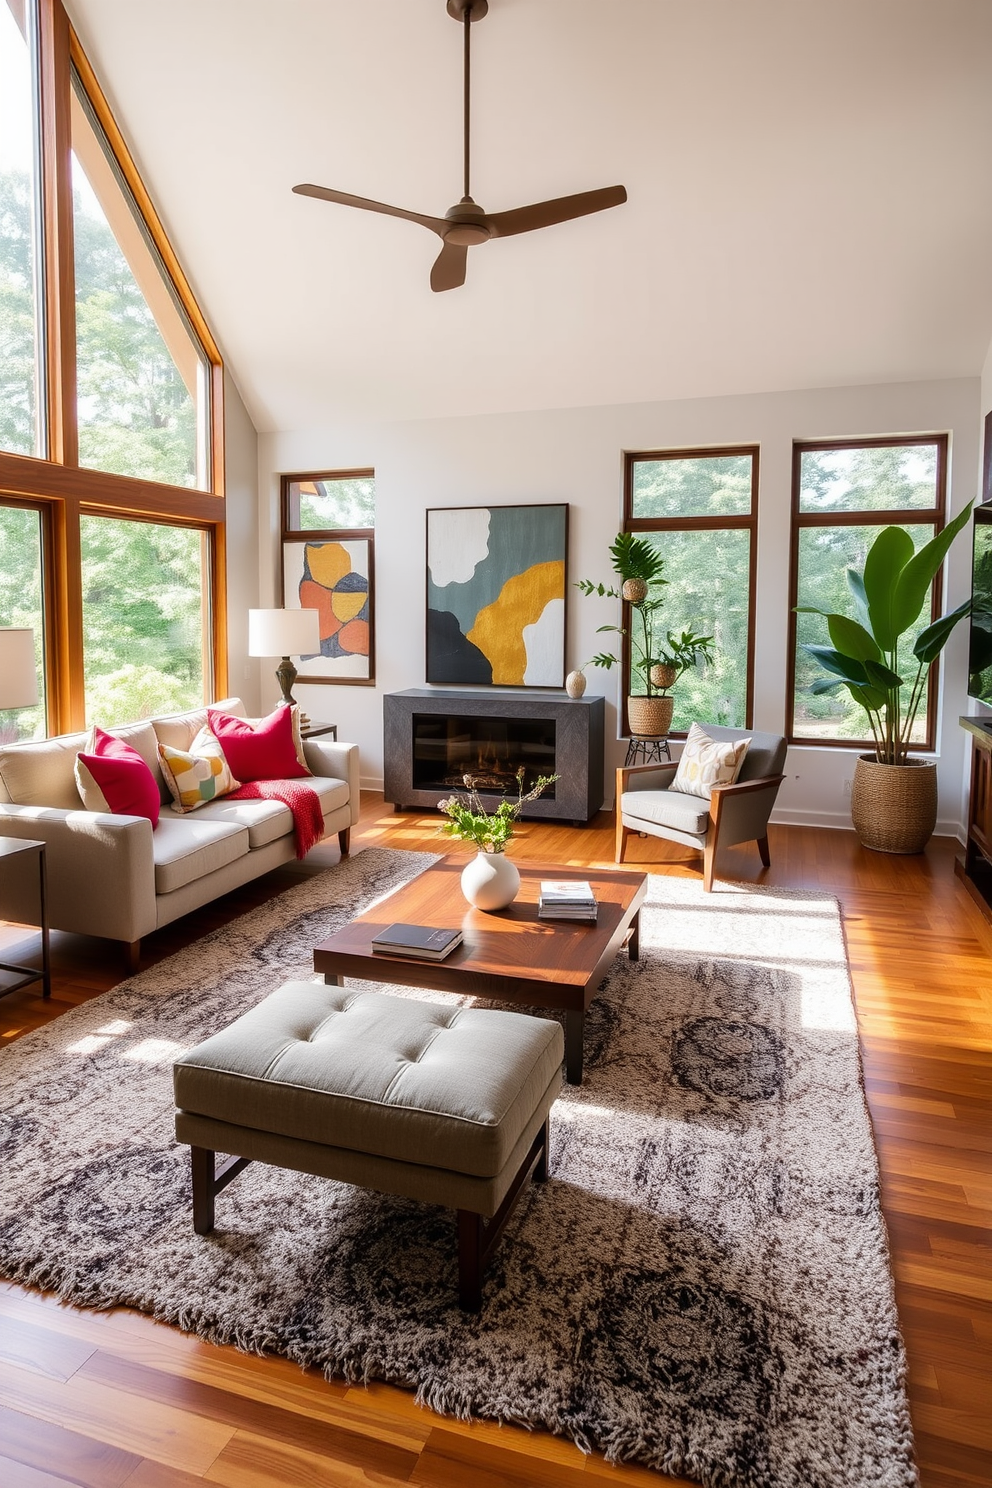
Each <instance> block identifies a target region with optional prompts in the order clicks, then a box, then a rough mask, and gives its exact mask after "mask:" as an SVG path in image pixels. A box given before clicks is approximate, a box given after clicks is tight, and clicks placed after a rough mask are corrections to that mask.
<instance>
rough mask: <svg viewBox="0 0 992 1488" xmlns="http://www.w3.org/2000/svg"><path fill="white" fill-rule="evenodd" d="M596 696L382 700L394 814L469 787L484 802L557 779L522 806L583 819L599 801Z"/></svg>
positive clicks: (449, 695) (415, 694)
mask: <svg viewBox="0 0 992 1488" xmlns="http://www.w3.org/2000/svg"><path fill="white" fill-rule="evenodd" d="M603 717H604V705H603V699H602V698H601V697H593V698H577V699H575V700H572V699H570V698H565V697H562V696H561V695H559V694H549V693H538V694H537V695H535V694H534V693H530V692H504V691H503V690H502V689H501V690H500V691H499V692H495V691H493V692H455V691H451V692H442V691H438V690H435V689H433V688H409V689H408V690H407V691H406V692H391V693H387V694H386V696H385V697H384V699H383V727H384V747H383V758H384V782H383V784H384V793H385V797H386V800H387V801H392V802H393V803H394V805H395V807H396V810H397V811H402V810H404V809H405V808H406V807H408V806H436V805H437V803H438V801H439V800H441V799H442V798H443V797H444V796H447V795H450V794H451V792H452V791H463V790H464V789H465V785H464V777H465V776H466V775H471V776H472V777H473V780H474V781H475V788H476V790H478V792H479V794H480V795H481V796H482V798H483V799H484V800H485V801H486V802H487V803H488V804H491V805H496V804H498V802H499V800H500V798H501V797H503V796H509V797H511V798H515V797H516V794H517V772H518V770H522V771H523V776H524V790H525V791H526V790H528V789H529V788H530V787H531V786H532V785H533V784H534V782H535V780H536V779H537V777H538V776H539V775H555V774H557V775H558V776H559V777H560V778H559V779H558V780H556V781H555V783H554V785H552V786H549V787H548V789H547V790H546V791H545V792H544V794H543V795H541V796H539V797H538V798H537V800H536V801H531V802H529V803H528V805H527V807H526V808H525V814H526V815H527V816H536V817H537V816H543V817H554V818H560V819H563V820H566V821H569V820H570V821H572V822H574V823H575V824H576V825H584V824H585V823H586V822H587V821H588V820H589V819H590V818H591V817H592V816H594V815H595V814H596V812H597V811H598V810H599V809H600V807H601V806H602V804H603Z"/></svg>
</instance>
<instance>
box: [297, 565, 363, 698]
mask: <svg viewBox="0 0 992 1488" xmlns="http://www.w3.org/2000/svg"><path fill="white" fill-rule="evenodd" d="M282 561H283V604H284V605H285V607H286V609H288V610H300V609H302V610H316V611H317V613H318V615H319V616H320V654H319V655H316V656H303V657H301V658H300V664H299V680H300V681H301V682H351V683H356V682H358V683H361V682H372V680H373V678H374V676H375V667H374V646H373V627H372V593H373V591H372V542H371V540H370V539H369V538H367V537H361V538H348V539H344V538H315V539H311V540H309V541H307V540H304V539H299V540H297V539H293V538H286V539H285V540H284V542H283V548H282Z"/></svg>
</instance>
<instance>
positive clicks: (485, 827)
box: [437, 766, 558, 853]
mask: <svg viewBox="0 0 992 1488" xmlns="http://www.w3.org/2000/svg"><path fill="white" fill-rule="evenodd" d="M462 778H463V780H464V782H465V789H466V791H467V799H466V800H464V801H463V800H461V799H460V798H459V797H458V796H449V797H448V798H447V800H444V801H438V803H437V809H438V811H443V812H444V814H445V816H447V817H448V821H446V822H442V823H441V825H440V826H439V827H438V831H439V832H440V833H442V835H443V836H445V837H454V838H457V840H458V841H459V842H474V843H475V845H476V847H477V848H478V849H479V851H480V852H489V853H501V852H504V851H505V849H506V844H507V843H508V842H509V840H510V838H511V837H512V836H513V828H514V825H515V823H516V820H517V817H518V816H519V815H520V812H521V810H522V809H523V807H524V806H526V804H527V802H528V801H536V800H537V798H538V796H539V795H541V793H542V792H543V791H545V790H547V788H548V786H549V785H553V784H554V782H555V781H556V780H557V779H558V776H557V775H540V776H538V778H537V780H536V781H535V782H534V784H533V785H532V786H531V788H530V790H529V791H526V792H525V791H524V771H523V767H522V766H521V768H520V769H519V770H518V771H517V798H516V800H515V801H510V800H506V799H505V798H504V799H503V800H502V801H500V803H499V805H498V806H497V807H496V810H495V811H493V812H488V811H487V810H486V807H485V802H484V801H483V800H482V797H481V796H480V795H479V792H478V791H477V790H476V787H475V777H474V776H472V775H465V776H463V777H462Z"/></svg>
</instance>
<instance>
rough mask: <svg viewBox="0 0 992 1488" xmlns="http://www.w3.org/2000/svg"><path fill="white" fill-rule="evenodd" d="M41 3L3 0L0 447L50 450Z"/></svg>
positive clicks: (0, 71) (0, 9) (17, 450)
mask: <svg viewBox="0 0 992 1488" xmlns="http://www.w3.org/2000/svg"><path fill="white" fill-rule="evenodd" d="M33 16H34V10H33V7H32V6H30V5H25V3H24V0H0V449H4V450H10V451H11V452H12V453H14V454H19V455H37V454H42V453H43V452H44V449H43V446H44V430H43V410H44V400H43V398H42V397H41V395H40V389H41V387H42V378H41V355H42V346H43V344H44V338H43V336H42V335H41V306H42V296H41V293H40V288H39V272H40V267H39V266H40V257H39V253H38V241H39V232H38V226H39V223H38V205H39V191H38V170H37V145H36V138H37V132H36V129H35V117H36V107H35V100H36V97H37V89H36V68H35V65H34V59H35V37H34V25H33Z"/></svg>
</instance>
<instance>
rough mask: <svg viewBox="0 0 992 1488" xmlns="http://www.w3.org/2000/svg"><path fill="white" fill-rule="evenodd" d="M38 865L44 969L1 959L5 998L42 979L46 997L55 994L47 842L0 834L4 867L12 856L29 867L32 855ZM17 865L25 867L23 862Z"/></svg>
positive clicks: (1, 988)
mask: <svg viewBox="0 0 992 1488" xmlns="http://www.w3.org/2000/svg"><path fill="white" fill-rule="evenodd" d="M32 855H33V856H34V858H35V859H36V861H37V864H38V900H39V905H38V923H39V925H40V927H41V970H40V971H39V970H38V968H37V967H36V966H25V965H23V964H18V963H17V962H14V961H0V997H5V996H6V995H7V993H8V992H17V991H18V990H19V989H20V988H21V987H27V986H29V985H30V984H31V983H32V982H41V984H42V988H43V991H42V994H41V995H42V997H51V995H52V967H51V959H50V955H49V945H48V897H47V879H46V870H45V844H44V843H43V842H31V841H29V840H28V839H27V838H20V837H0V867H2V866H3V864H4V863H5V862H6V861H7V860H9V859H11V858H17V857H23V858H24V859H25V863H24V864H23V866H24V867H27V866H28V865H27V861H26V860H27V859H29V858H30V857H31V856H32ZM16 866H22V865H20V864H18V865H16ZM7 972H13V973H15V975H14V977H13V979H11V977H9V976H7V975H5V973H7Z"/></svg>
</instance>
